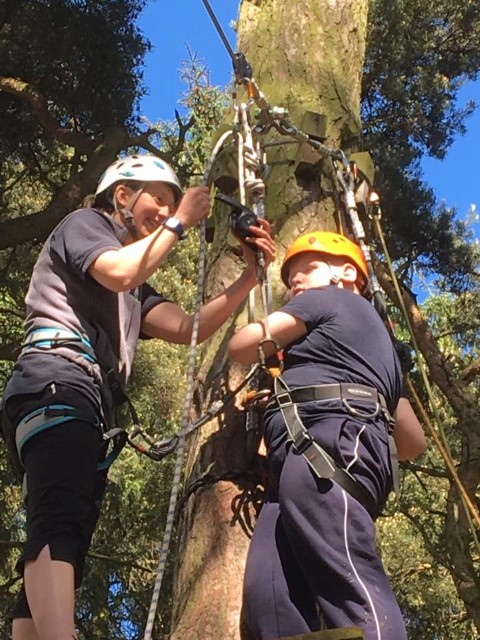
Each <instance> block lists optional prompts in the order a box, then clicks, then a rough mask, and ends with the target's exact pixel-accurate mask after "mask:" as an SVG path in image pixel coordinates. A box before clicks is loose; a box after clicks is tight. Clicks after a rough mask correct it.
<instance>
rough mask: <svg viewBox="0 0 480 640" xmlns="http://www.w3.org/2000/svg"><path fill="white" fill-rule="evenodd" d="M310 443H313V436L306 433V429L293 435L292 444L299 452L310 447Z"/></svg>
mask: <svg viewBox="0 0 480 640" xmlns="http://www.w3.org/2000/svg"><path fill="white" fill-rule="evenodd" d="M312 444H313V438H312V437H311V435H310V434H309V433H308V431H307V430H306V429H303V430H302V431H299V432H298V433H297V434H296V435H295V439H294V440H293V445H294V447H295V449H296V450H297V451H298V453H301V454H303V453H304V452H305V451H306V450H307V449H308V447H310V446H311V445H312Z"/></svg>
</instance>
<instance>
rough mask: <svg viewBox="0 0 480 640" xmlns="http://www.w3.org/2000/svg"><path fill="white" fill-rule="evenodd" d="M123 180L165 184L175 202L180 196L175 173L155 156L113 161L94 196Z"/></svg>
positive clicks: (135, 156)
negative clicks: (170, 189)
mask: <svg viewBox="0 0 480 640" xmlns="http://www.w3.org/2000/svg"><path fill="white" fill-rule="evenodd" d="M123 180H135V181H137V182H166V183H167V184H169V185H171V186H172V187H173V190H174V192H175V200H176V201H178V200H179V199H180V198H181V196H182V188H181V187H180V182H179V181H178V178H177V175H176V173H175V171H174V170H173V169H172V167H171V166H170V165H169V164H167V163H166V162H165V161H164V160H161V159H160V158H157V156H152V155H142V156H140V155H132V156H126V157H125V158H120V159H119V160H115V162H113V163H112V164H111V165H110V166H109V167H108V169H106V171H105V172H104V173H103V175H102V176H101V178H100V180H99V182H98V186H97V190H96V191H95V195H97V194H98V193H101V192H102V191H105V189H108V187H111V186H112V184H115V182H120V181H123Z"/></svg>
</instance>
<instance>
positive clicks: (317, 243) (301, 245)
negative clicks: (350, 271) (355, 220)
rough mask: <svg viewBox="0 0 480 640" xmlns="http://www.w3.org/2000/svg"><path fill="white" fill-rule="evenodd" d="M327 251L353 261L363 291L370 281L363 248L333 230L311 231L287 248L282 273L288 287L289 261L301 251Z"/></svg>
mask: <svg viewBox="0 0 480 640" xmlns="http://www.w3.org/2000/svg"><path fill="white" fill-rule="evenodd" d="M309 251H312V252H315V253H325V254H327V255H329V256H342V257H345V258H348V259H349V260H351V261H352V263H353V264H354V265H355V267H356V268H357V271H358V278H357V286H358V288H359V289H360V291H363V289H364V288H365V286H366V285H367V282H368V269H367V263H366V261H365V258H364V256H363V253H362V250H361V249H360V247H359V246H358V244H355V243H354V242H352V241H351V240H349V239H348V238H346V237H345V236H342V235H340V234H339V233H334V232H332V231H309V232H308V233H304V234H303V235H301V236H299V237H298V238H297V239H296V240H295V241H294V242H293V244H291V245H290V247H289V248H288V249H287V252H286V253H285V257H284V259H283V263H282V268H281V271H280V275H281V277H282V280H283V282H284V284H285V285H286V286H287V287H288V286H289V284H288V263H289V262H290V260H291V259H292V258H293V257H294V256H297V255H298V254H299V253H307V252H309Z"/></svg>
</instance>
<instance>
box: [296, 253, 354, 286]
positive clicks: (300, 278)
mask: <svg viewBox="0 0 480 640" xmlns="http://www.w3.org/2000/svg"><path fill="white" fill-rule="evenodd" d="M334 276H335V277H336V278H337V279H338V286H340V287H342V288H343V287H344V286H345V285H348V286H350V285H351V286H353V285H354V283H355V280H356V277H357V271H356V269H355V267H354V266H353V265H351V264H350V263H348V262H344V261H343V260H342V259H340V260H339V259H338V258H336V259H335V258H332V257H330V256H327V255H323V254H321V253H309V252H306V253H299V254H298V255H296V256H294V257H293V258H292V259H291V260H290V262H289V271H288V284H289V289H290V295H291V296H292V297H293V296H296V295H298V294H299V293H302V292H303V291H306V290H307V289H315V288H316V287H325V286H326V285H328V284H330V283H331V281H332V277H334Z"/></svg>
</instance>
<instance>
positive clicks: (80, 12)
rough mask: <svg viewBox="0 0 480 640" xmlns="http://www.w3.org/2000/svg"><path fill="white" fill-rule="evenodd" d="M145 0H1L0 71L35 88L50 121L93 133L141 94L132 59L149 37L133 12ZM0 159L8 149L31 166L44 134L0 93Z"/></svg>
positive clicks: (44, 144) (46, 145) (128, 111)
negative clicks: (50, 108) (47, 107)
mask: <svg viewBox="0 0 480 640" xmlns="http://www.w3.org/2000/svg"><path fill="white" fill-rule="evenodd" d="M144 5H145V0H129V2H123V1H119V0H101V1H100V2H86V1H84V2H83V1H82V2H74V1H71V0H63V1H62V2H50V1H40V0H21V1H18V2H7V3H6V4H5V3H4V5H3V9H2V12H1V14H0V25H1V31H0V59H1V60H2V75H3V76H9V77H12V78H19V79H21V80H22V81H23V82H26V83H28V84H30V85H31V86H32V87H33V88H34V89H35V90H37V91H39V92H40V93H41V94H42V96H43V97H44V98H45V100H46V101H48V102H50V103H51V104H52V105H54V107H53V113H52V115H54V116H55V117H56V118H57V119H58V121H59V122H60V123H61V124H63V125H65V124H69V125H70V126H71V127H72V129H74V130H79V131H82V132H84V133H85V134H86V135H98V134H99V133H103V132H104V131H105V130H106V129H108V128H110V127H111V126H113V125H115V124H117V125H123V124H124V123H125V122H126V121H129V120H131V119H132V110H133V107H134V104H135V100H136V99H137V98H138V97H139V95H141V91H140V89H139V81H140V79H141V73H140V70H139V65H140V64H141V62H142V60H143V56H144V55H145V53H146V52H147V51H148V48H149V45H148V44H147V43H146V42H145V41H144V40H143V38H142V37H141V35H140V33H139V31H138V28H137V27H136V25H135V20H136V18H137V17H138V14H139V12H140V11H141V9H142V8H143V6H144ZM0 109H1V112H2V119H1V122H0V140H2V143H1V145H0V165H1V164H3V162H5V161H6V160H8V159H9V158H11V157H12V156H14V157H16V158H17V159H19V160H22V161H23V162H24V163H25V165H27V166H29V168H32V169H33V167H34V165H35V164H36V160H37V154H40V155H42V156H45V155H46V154H48V151H49V150H50V149H51V143H52V141H51V139H50V136H48V135H45V133H44V131H43V130H42V127H41V126H40V125H39V122H38V121H36V119H35V118H32V114H31V111H30V109H29V108H28V107H27V105H26V104H25V103H24V102H23V101H21V100H19V99H18V98H17V97H13V96H10V95H9V94H6V93H0Z"/></svg>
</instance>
